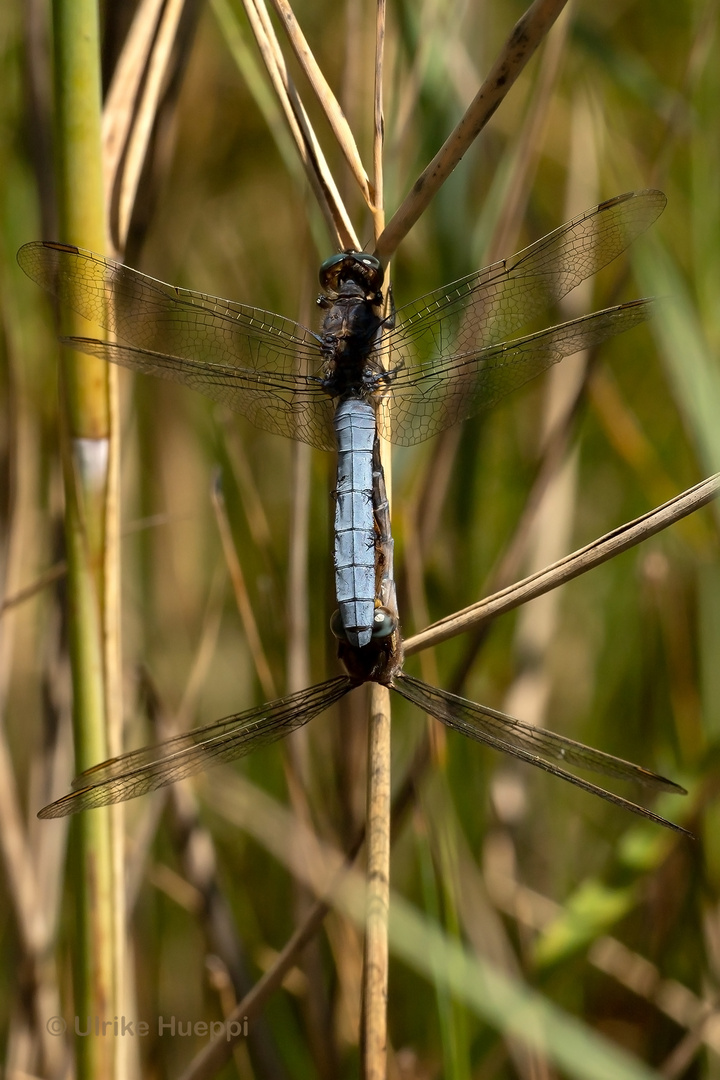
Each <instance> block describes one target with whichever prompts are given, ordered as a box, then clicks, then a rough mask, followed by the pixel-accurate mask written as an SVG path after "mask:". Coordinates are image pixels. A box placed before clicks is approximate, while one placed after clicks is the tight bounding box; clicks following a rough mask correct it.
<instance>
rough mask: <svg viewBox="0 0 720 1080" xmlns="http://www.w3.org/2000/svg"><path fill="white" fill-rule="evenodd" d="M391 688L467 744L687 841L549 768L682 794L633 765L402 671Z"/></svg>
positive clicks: (646, 813) (625, 803)
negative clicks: (468, 741)
mask: <svg viewBox="0 0 720 1080" xmlns="http://www.w3.org/2000/svg"><path fill="white" fill-rule="evenodd" d="M393 687H394V688H395V690H397V691H398V693H400V694H402V696H403V697H405V698H407V699H408V701H411V702H412V703H413V704H414V705H417V706H418V708H420V709H422V710H423V711H424V712H426V713H429V714H430V716H434V717H435V718H436V719H437V720H440V721H441V723H443V724H445V726H446V727H449V728H451V729H452V730H453V731H459V732H461V733H462V734H463V735H465V736H467V737H468V738H469V739H475V740H476V742H481V743H485V744H486V745H487V746H492V747H494V748H495V749H496V750H502V751H503V753H506V754H511V755H512V756H513V757H516V758H519V759H520V761H526V762H528V763H529V764H531V765H536V766H537V767H538V768H540V769H544V770H545V771H546V772H549V773H552V774H553V775H554V776H559V777H561V778H562V779H563V780H567V781H568V782H569V783H571V784H575V785H576V786H577V787H579V788H582V789H583V791H589V792H590V793H591V794H593V795H598V796H599V797H600V798H601V799H606V800H607V801H608V802H611V803H613V804H615V805H616V806H621V807H623V808H624V809H626V810H631V811H632V812H633V813H634V814H639V815H640V816H641V817H645V818H648V819H649V820H650V821H654V822H656V823H657V824H659V825H665V826H667V828H670V829H675V830H676V831H677V832H681V833H685V834H686V835H691V834H690V833H687V830H685V829H683V828H681V826H680V825H675V824H674V822H672V821H667V820H666V819H665V818H662V817H659V816H658V815H657V814H653V812H652V811H651V810H647V809H646V808H645V807H643V806H638V805H637V803H633V802H630V801H629V800H628V799H623V798H622V797H621V796H620V795H615V794H614V792H611V791H606V790H605V789H604V788H601V787H598V786H597V785H596V784H591V783H589V782H588V781H587V780H583V779H581V778H580V777H578V776H575V775H574V773H571V772H569V771H568V770H567V769H566V768H563V767H562V766H561V765H557V764H554V763H555V762H562V765H571V766H574V767H576V768H580V769H587V770H588V771H589V772H594V773H599V774H600V775H601V776H612V777H615V778H616V779H619V780H630V781H633V782H634V783H639V784H643V785H644V786H645V787H648V788H651V789H654V790H658V791H671V792H674V793H675V794H677V795H685V794H687V793H686V791H685V789H684V788H681V787H680V786H679V785H678V784H675V783H673V781H672V780H667V779H665V777H664V776H658V774H657V773H653V772H649V771H648V770H647V769H643V768H641V766H640V765H634V764H633V763H632V762H630V761H624V760H623V759H622V758H617V757H613V756H612V754H605V753H603V751H602V750H593V749H592V748H591V747H589V746H585V745H583V743H579V742H575V740H574V739H568V738H565V736H563V735H557V734H555V733H554V732H552V731H548V730H547V729H546V728H537V727H532V726H531V725H529V724H523V723H522V722H521V721H520V720H516V719H515V718H514V717H512V716H508V715H507V714H506V713H502V712H498V711H497V710H495V709H490V708H488V707H486V706H484V705H476V704H474V703H473V702H471V701H467V700H466V699H465V698H461V697H458V696H457V695H456V694H449V693H448V692H447V691H445V690H438V689H437V688H435V687H431V686H428V685H427V683H424V682H421V681H420V680H419V679H415V678H413V677H412V675H407V674H405V672H403V671H400V672H398V673H396V674H395V675H394V676H393Z"/></svg>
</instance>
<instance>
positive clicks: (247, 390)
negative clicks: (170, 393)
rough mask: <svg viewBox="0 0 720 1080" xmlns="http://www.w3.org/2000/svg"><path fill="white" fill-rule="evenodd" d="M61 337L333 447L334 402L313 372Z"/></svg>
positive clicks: (276, 430)
mask: <svg viewBox="0 0 720 1080" xmlns="http://www.w3.org/2000/svg"><path fill="white" fill-rule="evenodd" d="M60 340H61V342H62V343H63V344H64V345H69V346H70V347H71V348H73V349H78V350H79V351H80V352H84V353H89V354H90V355H91V356H98V357H99V358H100V359H101V360H105V361H108V362H110V363H113V364H120V366H121V367H127V368H131V369H132V370H133V371H142V372H143V373H144V374H146V375H155V376H158V377H159V378H161V379H168V380H170V381H171V382H179V383H183V384H184V385H185V386H189V387H191V388H192V389H193V390H199V391H200V392H201V393H203V394H204V395H205V396H206V397H209V398H211V399H212V401H217V402H218V403H219V404H221V405H225V406H227V408H228V409H231V410H232V411H233V412H236V413H240V415H241V416H245V417H247V419H248V420H249V421H250V423H251V424H253V425H254V426H255V427H258V428H261V429H262V430H263V431H270V432H272V433H273V434H275V435H284V436H286V437H287V438H291V439H298V440H299V441H300V442H306V443H309V444H310V446H316V447H317V448H318V449H319V450H334V449H335V445H336V443H335V431H334V428H333V415H334V413H335V405H334V403H333V401H332V399H331V398H330V397H328V395H327V394H326V393H325V392H324V391H323V390H322V389H321V387H320V385H319V383H318V381H317V379H315V378H314V377H312V376H308V375H300V374H289V373H286V372H272V373H265V372H259V371H255V370H253V369H252V368H241V367H239V366H238V365H237V364H236V365H234V366H230V365H227V364H221V363H213V364H209V363H207V361H200V360H191V359H188V358H184V357H178V356H169V355H168V354H167V353H162V352H151V351H150V350H148V349H135V348H132V346H129V345H114V344H111V343H110V342H107V341H96V340H95V339H94V338H77V337H71V338H60Z"/></svg>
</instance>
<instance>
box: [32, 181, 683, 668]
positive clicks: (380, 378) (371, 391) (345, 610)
mask: <svg viewBox="0 0 720 1080" xmlns="http://www.w3.org/2000/svg"><path fill="white" fill-rule="evenodd" d="M665 203H666V199H665V196H664V195H663V194H662V192H660V191H640V192H633V193H629V194H626V195H620V196H617V197H616V198H614V199H609V200H608V201H606V202H604V203H601V204H600V205H599V206H596V207H594V208H593V209H591V210H588V211H587V212H586V213H584V214H582V215H580V216H579V217H577V218H575V220H573V221H571V222H569V223H568V224H566V225H563V226H561V228H559V229H556V230H555V231H554V232H552V233H549V234H548V235H547V236H545V237H543V238H542V239H541V240H538V241H536V242H535V243H534V244H531V245H530V247H527V248H525V249H524V250H523V251H521V252H519V253H518V254H517V255H515V256H513V257H512V258H511V259H506V260H504V261H502V262H498V263H494V264H493V265H491V266H488V267H486V268H485V269H483V270H479V271H477V272H476V273H473V274H470V275H469V276H468V277H465V278H462V279H461V280H459V281H456V282H453V283H452V284H450V285H446V286H445V287H443V288H441V289H438V290H437V291H436V292H433V293H429V294H428V295H426V296H423V297H421V298H420V299H419V300H416V301H415V302H414V303H412V304H409V305H407V306H406V307H401V308H399V309H398V310H397V311H395V312H394V313H393V315H392V316H390V317H387V316H384V315H383V311H382V303H383V294H382V286H383V270H382V267H381V265H380V263H379V261H378V260H377V259H375V258H374V257H373V256H372V255H367V254H364V253H362V252H344V253H342V254H339V255H334V256H332V257H331V258H330V259H328V260H326V262H324V263H323V265H322V267H321V269H320V283H321V285H322V288H323V295H322V296H321V297H320V299H319V300H318V303H319V304H320V306H321V307H322V308H323V310H324V317H323V321H322V326H321V328H320V331H319V333H314V332H313V331H311V330H309V329H307V328H306V327H304V326H301V325H300V324H299V323H296V322H293V321H292V320H290V319H284V318H282V317H281V316H279V315H274V314H272V313H270V312H266V311H262V310H260V309H258V308H253V307H246V306H244V305H241V304H236V303H234V302H232V301H230V300H222V299H219V298H217V297H213V296H207V295H205V294H203V293H197V292H191V291H189V290H186V289H179V288H175V287H173V286H171V285H166V284H164V283H163V282H160V281H156V280H155V279H154V278H150V277H147V276H145V275H144V274H141V273H139V272H138V271H136V270H132V269H130V268H129V267H126V266H123V265H122V264H119V263H115V262H113V261H111V260H109V259H104V258H102V257H100V256H99V255H93V254H92V253H91V252H88V251H83V250H82V249H80V248H76V247H72V246H70V245H66V244H56V243H50V242H40V243H32V244H26V245H25V246H24V247H23V248H21V249H20V252H19V253H18V260H19V263H20V266H21V267H22V268H23V270H24V271H25V272H26V273H27V274H28V275H29V277H31V278H32V279H33V280H34V281H36V282H38V283H39V284H40V285H42V286H43V287H44V288H46V289H48V290H49V291H50V292H51V293H53V294H55V295H56V296H57V297H58V299H59V300H60V302H61V304H63V305H65V306H67V307H70V308H72V309H73V310H75V311H76V312H78V313H79V314H80V315H82V316H84V317H85V318H86V319H89V320H90V321H94V322H96V323H98V324H99V325H101V326H103V327H105V328H106V329H108V330H110V331H111V332H112V333H113V334H114V335H115V336H116V338H117V339H118V340H117V341H116V342H103V341H96V340H93V339H89V338H71V339H68V341H69V344H71V345H73V346H74V347H75V348H77V349H80V350H83V351H85V352H87V353H91V354H93V355H96V356H100V357H102V358H104V359H106V360H110V361H113V362H115V363H118V364H121V365H123V366H125V367H129V368H132V369H134V370H136V371H142V372H146V373H149V374H153V375H159V376H161V377H163V378H166V379H172V380H174V381H177V382H182V383H185V384H186V385H187V386H191V387H193V388H194V389H196V390H200V391H202V392H203V393H204V394H206V395H207V396H209V397H210V398H212V399H213V400H215V401H218V402H221V403H223V404H224V405H226V406H228V407H229V408H230V409H232V410H234V411H236V412H238V413H241V414H242V415H244V416H246V417H247V418H248V419H249V420H250V421H251V422H252V423H253V424H255V425H256V426H257V427H260V428H263V429H265V430H267V431H272V432H275V433H277V434H279V435H285V436H289V437H290V438H294V439H300V440H302V441H304V442H307V443H310V444H311V445H312V446H316V447H320V448H321V449H325V450H332V449H337V452H338V479H337V484H336V491H335V499H336V506H335V586H336V596H337V601H338V607H339V612H340V615H339V618H340V621H341V624H342V627H343V630H344V632H345V635H346V636H347V639H348V641H349V643H350V644H351V645H352V646H355V647H363V646H367V645H368V644H369V643H370V641H371V638H372V634H373V620H374V613H375V606H376V599H377V597H376V591H375V535H374V514H373V505H372V483H373V480H372V468H373V465H372V462H373V443H374V438H375V433H376V430H379V432H380V433H381V435H382V436H383V437H384V438H387V439H389V440H390V441H391V442H394V443H397V444H400V445H409V444H411V443H415V442H420V441H421V440H423V439H427V438H430V437H431V436H432V435H435V434H437V433H438V432H440V431H442V430H443V429H444V428H447V427H449V426H451V425H452V424H456V423H458V422H460V421H462V420H464V419H467V418H468V417H470V416H474V415H476V414H478V413H480V412H482V411H484V410H486V409H489V408H490V407H491V406H493V405H494V404H495V403H496V402H497V401H498V400H499V399H500V398H502V397H503V396H504V395H505V394H507V393H509V392H510V391H511V390H514V389H515V388H516V387H519V386H522V385H523V384H524V383H526V382H527V381H528V380H529V379H532V378H533V377H535V376H536V375H538V374H540V373H541V372H543V371H545V370H546V369H547V368H548V367H549V366H550V365H551V364H554V363H556V362H557V361H559V360H561V359H562V358H563V357H565V356H569V355H571V354H573V353H576V352H579V351H580V350H581V349H585V348H588V347H590V346H593V345H596V344H599V343H600V342H602V341H605V340H606V339H607V338H609V337H611V336H613V335H615V334H619V333H621V332H623V331H625V330H628V329H630V328H631V327H634V326H637V325H638V324H639V323H641V322H643V321H644V320H645V319H646V318H647V317H648V314H649V312H650V308H651V305H652V301H650V300H636V301H631V302H629V303H625V304H620V305H618V306H616V307H611V308H607V309H605V310H603V311H597V312H594V313H593V314H591V315H587V316H584V317H582V318H579V319H574V320H572V321H570V322H566V323H562V324H561V325H558V326H552V327H550V328H549V329H546V330H542V331H540V332H537V333H533V334H529V335H527V336H525V337H519V338H512V339H511V340H508V338H509V336H510V335H512V334H514V333H515V332H516V331H517V330H519V329H520V328H521V327H522V326H524V325H526V324H527V323H528V322H529V321H531V320H532V319H533V318H535V317H536V316H538V315H539V314H541V313H542V312H543V310H545V309H546V308H547V307H548V306H550V305H552V304H554V303H557V302H558V301H559V300H560V299H562V298H563V297H564V296H566V295H567V294H568V293H569V292H570V291H571V290H572V289H574V288H575V286H577V285H579V284H580V283H581V282H582V281H584V280H586V279H587V278H589V277H590V276H591V275H592V274H594V273H595V272H596V271H598V270H600V269H601V268H602V267H604V266H606V265H607V264H608V263H610V262H612V260H613V259H615V258H616V257H617V256H618V255H619V254H620V253H621V252H622V251H624V250H625V248H626V247H627V246H628V244H630V243H631V242H632V240H634V239H635V238H636V237H637V236H638V235H640V233H642V232H643V231H644V230H645V229H646V228H648V226H649V225H651V224H652V222H653V221H655V219H656V218H657V217H658V216H659V214H660V213H662V210H663V208H664V206H665Z"/></svg>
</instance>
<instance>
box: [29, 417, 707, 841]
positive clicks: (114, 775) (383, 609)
mask: <svg viewBox="0 0 720 1080" xmlns="http://www.w3.org/2000/svg"><path fill="white" fill-rule="evenodd" d="M372 496H373V498H372V501H373V515H374V525H375V537H376V540H375V589H376V592H377V600H376V608H375V613H374V632H373V635H372V639H371V641H370V643H369V644H368V645H365V646H361V647H358V646H356V645H354V644H352V643H351V642H350V640H349V638H348V636H347V635H346V634H345V632H344V628H343V626H342V622H341V620H339V619H336V620H334V623H333V630H334V633H335V635H336V637H337V638H338V655H339V657H340V659H341V660H342V662H343V665H344V667H345V669H346V672H347V674H345V675H340V676H337V677H335V678H331V679H327V680H326V681H325V682H322V683H318V684H317V685H315V686H311V687H308V688H306V689H304V690H301V691H299V692H298V693H295V694H290V695H288V696H287V697H283V698H278V699H276V700H275V701H270V702H267V703H266V704H264V705H261V706H260V707H259V708H253V709H249V710H247V711H245V712H241V713H237V714H235V715H233V716H227V717H225V718H224V719H222V720H219V721H217V722H216V723H213V724H210V725H209V726H207V727H202V728H198V729H195V730H193V731H189V732H187V733H184V734H181V735H176V736H174V737H173V738H171V739H168V740H167V741H165V742H162V743H158V744H156V745H154V746H148V747H144V748H142V749H140V750H132V751H130V752H129V753H126V754H121V755H120V756H119V757H116V758H113V759H112V760H110V761H105V762H102V763H101V764H99V765H96V766H94V767H92V768H90V769H87V770H86V771H85V772H83V773H81V774H80V775H79V776H78V777H77V778H76V779H75V780H74V781H73V784H72V788H73V790H72V791H71V792H70V794H68V795H65V796H64V797H63V798H61V799H58V800H57V801H55V802H53V803H50V805H49V806H46V807H44V808H43V809H42V810H41V811H40V812H39V814H38V817H40V818H58V817H64V816H66V815H68V814H74V813H77V812H79V811H81V810H89V809H92V808H94V807H98V806H106V805H108V804H110V803H116V802H123V801H125V800H128V799H133V798H135V797H137V796H139V795H145V794H147V793H149V792H151V791H156V790H158V789H160V788H162V787H165V786H167V785H169V784H174V783H175V782H176V781H178V780H181V779H185V778H187V777H189V776H192V775H194V774H196V773H198V772H201V771H202V770H204V769H206V768H209V767H211V766H213V765H219V764H221V763H223V762H229V761H234V760H236V759H238V758H242V757H245V756H247V755H248V754H251V753H253V751H255V750H257V749H258V748H259V747H261V746H268V745H270V744H271V743H274V742H277V741H278V740H280V739H283V738H285V737H286V736H287V735H289V734H290V732H292V731H297V730H298V729H299V728H301V727H303V726H304V725H305V724H307V723H308V722H309V721H310V720H312V719H313V717H314V716H317V715H318V714H319V713H321V712H324V711H325V710H326V709H328V708H330V706H331V705H334V704H335V703H337V702H338V701H340V700H341V699H342V698H344V697H345V696H346V694H349V693H350V692H351V691H352V690H354V689H355V688H356V687H358V686H360V685H362V684H363V683H366V682H376V683H380V684H381V685H384V686H388V687H390V688H391V689H393V690H394V691H395V692H397V693H398V694H400V695H401V696H402V697H404V698H406V699H407V700H408V701H410V702H412V703H413V704H414V705H416V706H417V707H418V708H419V709H420V710H422V711H423V712H424V713H426V714H428V715H430V716H433V717H435V719H437V720H439V721H440V722H441V723H442V724H444V725H445V726H446V727H447V728H449V729H450V730H452V731H456V732H460V733H461V734H462V735H464V736H466V737H467V738H469V739H473V740H474V741H476V742H479V743H483V744H485V745H487V746H491V747H493V748H494V749H496V750H500V751H503V752H504V753H506V754H510V755H511V756H513V757H515V758H517V759H519V760H520V761H524V762H527V763H529V764H531V765H535V766H536V767H538V768H540V769H543V770H545V771H546V772H548V773H551V774H553V775H554V776H557V777H560V778H561V779H563V780H566V781H568V782H569V783H571V784H574V785H576V786H577V787H579V788H581V789H582V790H583V791H586V792H589V793H590V794H593V795H597V796H599V797H600V798H602V799H605V800H607V801H608V802H610V803H613V804H614V805H616V806H619V807H622V808H624V809H626V810H630V811H631V812H633V813H635V814H638V815H640V816H641V817H644V818H647V819H648V820H649V821H652V822H655V823H656V824H659V825H663V826H665V827H666V828H668V829H674V830H675V831H677V832H679V833H683V834H684V835H686V836H692V834H691V833H689V832H688V831H687V830H686V829H684V828H683V827H682V826H680V825H677V824H675V823H674V822H672V821H669V820H667V819H666V818H664V817H661V816H660V815H658V814H656V813H654V812H653V811H652V810H649V809H647V808H646V807H645V806H642V805H640V804H638V803H634V802H632V801H630V800H629V799H626V798H624V797H622V796H620V795H618V794H616V793H615V792H613V791H609V790H607V789H606V788H603V787H600V786H599V785H597V784H594V783H592V782H590V781H588V780H586V779H584V778H583V777H581V776H578V775H577V774H576V773H575V772H573V771H571V769H579V770H586V771H589V772H592V773H595V774H600V775H603V776H609V777H614V778H616V779H619V780H624V781H629V782H633V783H636V784H638V783H639V784H641V785H643V786H644V787H646V788H648V789H650V790H652V791H668V792H672V793H674V794H678V795H681V794H686V792H685V789H684V788H682V787H680V786H679V785H678V784H676V783H674V782H673V781H672V780H668V779H666V778H665V777H663V776H660V775H658V774H657V773H654V772H651V771H649V770H647V769H644V768H642V767H641V766H640V765H635V764H633V763H632V762H629V761H625V760H623V759H622V758H618V757H614V756H613V755H611V754H607V753H605V752H604V751H602V750H595V749H592V748H591V747H588V746H585V745H584V744H583V743H580V742H576V741H575V740H573V739H570V738H567V737H566V736H564V735H559V734H556V733H555V732H552V731H549V730H547V729H545V728H538V727H534V726H532V725H529V724H525V723H523V722H522V721H520V720H517V719H515V718H514V717H512V716H509V715H508V714H507V713H503V712H500V711H498V710H497V709H492V708H489V707H488V706H485V705H477V704H475V703H474V702H472V701H468V700H467V699H465V698H462V697H459V696H458V695H457V694H451V693H448V692H447V691H445V690H440V689H438V688H437V687H433V686H430V685H429V684H428V683H426V682H423V681H422V680H421V679H417V678H415V677H414V676H412V675H410V674H408V673H407V672H405V671H404V670H403V645H402V636H401V633H400V628H399V620H398V615H397V600H396V589H395V579H394V574H393V539H392V533H391V530H390V514H389V506H388V500H387V494H386V491H385V480H384V475H383V470H382V463H381V459H380V444H379V439H378V436H377V434H376V436H375V439H374V443H373V488H372Z"/></svg>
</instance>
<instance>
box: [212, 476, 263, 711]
mask: <svg viewBox="0 0 720 1080" xmlns="http://www.w3.org/2000/svg"><path fill="white" fill-rule="evenodd" d="M210 499H211V502H212V506H213V510H214V511H215V520H216V522H217V527H218V532H219V533H220V541H221V543H222V549H223V555H224V556H225V563H226V565H227V568H228V571H229V573H230V580H231V581H232V586H233V592H234V593H235V602H236V604H237V607H238V611H239V613H240V618H241V619H242V624H243V627H244V629H245V637H246V639H247V643H248V648H249V649H250V654H251V656H252V658H253V663H254V664H255V671H256V672H257V676H258V679H259V680H260V685H261V686H262V688H263V694H264V695H265V697H266V698H267V699H268V701H272V699H273V698H275V697H277V691H276V689H275V680H274V679H273V675H272V670H271V668H270V664H269V663H268V659H267V656H266V655H265V649H264V648H263V643H262V639H261V637H260V631H259V630H258V625H257V622H256V621H255V614H254V612H253V609H252V604H251V602H250V597H249V595H248V591H247V585H246V584H245V575H244V574H243V569H242V565H241V563H240V559H239V558H238V554H237V551H236V550H235V543H234V540H233V536H232V530H231V528H230V522H229V521H228V517H227V510H226V508H225V499H224V497H223V494H222V491H221V489H220V487H219V484H218V483H215V484H213V487H212V492H211V495H210Z"/></svg>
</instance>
